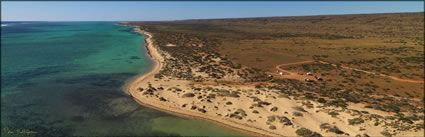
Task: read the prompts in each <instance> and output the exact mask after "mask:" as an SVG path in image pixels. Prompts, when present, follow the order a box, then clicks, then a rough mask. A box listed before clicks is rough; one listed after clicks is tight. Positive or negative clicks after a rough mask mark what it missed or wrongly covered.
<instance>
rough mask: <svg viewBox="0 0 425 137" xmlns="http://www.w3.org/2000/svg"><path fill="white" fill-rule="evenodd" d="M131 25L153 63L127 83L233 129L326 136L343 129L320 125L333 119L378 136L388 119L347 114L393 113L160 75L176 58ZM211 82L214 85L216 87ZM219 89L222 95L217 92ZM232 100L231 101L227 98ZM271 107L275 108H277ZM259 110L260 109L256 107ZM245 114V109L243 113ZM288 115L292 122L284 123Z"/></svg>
mask: <svg viewBox="0 0 425 137" xmlns="http://www.w3.org/2000/svg"><path fill="white" fill-rule="evenodd" d="M125 26H130V25H125ZM131 27H134V32H137V33H140V34H143V35H146V36H147V37H146V38H145V39H144V42H145V43H146V45H145V48H146V49H147V50H146V51H145V52H146V53H147V56H149V57H150V59H151V60H152V61H153V65H154V66H152V68H151V70H150V71H147V72H145V73H144V74H140V75H137V76H135V77H133V78H132V79H130V80H128V83H126V85H125V87H124V88H123V89H125V92H127V93H128V94H129V95H130V96H132V97H133V99H134V100H135V101H136V102H137V103H139V104H141V105H143V106H146V107H149V108H152V109H156V110H159V111H163V112H166V113H171V114H173V115H177V116H182V117H188V118H195V119H200V120H205V121H208V122H211V123H213V124H216V125H219V126H222V127H225V128H230V129H233V130H234V131H236V132H240V133H241V134H245V135H247V136H298V133H296V131H297V130H298V129H300V128H307V129H311V130H313V131H314V132H318V133H319V134H321V135H323V136H338V135H339V134H336V133H333V132H328V131H327V130H323V129H322V128H320V125H321V124H323V123H332V125H334V126H337V127H338V128H339V129H341V130H342V131H344V132H345V133H344V135H347V136H350V135H360V134H367V135H371V136H379V135H381V131H387V129H386V127H385V125H383V126H379V127H378V126H376V125H375V126H374V124H376V122H375V121H372V120H368V121H364V123H362V124H358V125H350V124H348V123H347V120H350V119H355V118H363V119H365V118H366V119H370V118H372V114H377V115H379V116H388V114H387V113H384V112H380V111H374V110H368V109H366V108H363V107H361V106H360V107H359V106H355V105H350V106H351V107H350V108H351V109H350V108H346V109H344V108H342V109H340V108H338V107H333V106H324V104H322V103H318V102H315V101H313V102H310V101H309V100H304V99H303V98H298V97H289V96H288V97H284V96H282V97H280V95H281V94H279V93H280V92H279V91H273V90H271V91H266V92H264V93H265V94H262V93H260V92H259V89H257V88H256V87H255V86H254V85H244V86H237V85H226V86H224V84H223V85H221V86H220V85H209V84H208V81H206V82H204V83H197V82H193V81H189V80H182V79H178V78H174V77H172V76H164V77H162V78H158V77H155V74H158V73H159V72H161V71H162V69H170V66H168V65H172V64H167V63H168V62H166V61H168V59H167V58H171V59H172V57H171V56H170V55H168V54H167V53H166V52H164V51H161V50H160V49H159V47H157V45H154V44H153V40H152V37H153V36H152V34H151V33H149V32H146V31H144V30H141V28H140V27H139V26H131ZM171 69H174V68H171ZM204 84H206V85H204ZM195 85H196V86H195ZM210 86H211V87H210ZM155 87H156V88H158V89H156V88H155ZM208 88H211V90H210V89H208ZM218 90H225V91H228V92H229V93H230V91H232V93H233V92H238V91H240V92H238V93H236V94H237V95H238V96H237V97H233V96H228V95H226V94H224V93H220V92H219V91H218ZM260 90H261V89H260ZM223 92H224V91H223ZM257 92H258V93H257ZM186 93H187V94H189V93H191V94H192V96H191V97H187V96H184V95H183V94H186ZM194 94H195V95H194ZM196 94H197V95H199V96H198V97H197V98H195V96H196ZM212 94H214V97H212V98H210V99H211V100H212V101H211V100H209V98H208V96H210V95H212ZM217 94H218V96H216V95H217ZM253 98H255V99H253ZM206 99H208V100H206ZM256 100H257V101H256ZM263 101H265V102H268V103H269V104H274V105H271V106H268V105H267V106H255V105H256V104H257V103H258V102H263ZM305 101H307V102H305ZM229 102H230V104H228V103H229ZM305 103H307V104H311V105H312V106H313V107H310V108H309V107H303V106H306V105H305ZM253 106H254V107H253ZM314 106H316V107H314ZM272 107H273V108H276V109H275V110H273V108H272ZM297 107H301V108H305V110H304V111H300V110H298V109H294V108H297ZM197 108H198V109H197ZM277 108H278V109H277ZM201 110H202V111H201ZM245 110H247V111H245ZM251 110H252V112H251ZM255 111H256V113H254V112H255ZM331 111H336V112H339V113H338V116H335V117H334V116H332V115H329V112H331ZM360 111H367V112H369V111H370V112H371V113H370V114H369V113H368V114H363V113H357V112H360ZM247 113H249V115H247ZM295 113H301V114H302V115H301V116H296V115H295ZM240 114H243V115H242V116H240ZM291 114H292V115H291ZM232 115H233V116H232ZM235 115H236V116H239V118H238V117H235ZM276 118H278V120H277V121H276V120H275V119H276ZM242 119H243V120H242ZM285 119H287V121H288V122H289V124H288V123H285ZM380 122H384V123H388V122H390V123H392V122H394V120H388V119H382V120H380ZM395 122H397V121H395ZM378 124H379V123H378ZM276 126H278V127H279V128H281V130H276ZM360 129H366V130H360ZM418 133H419V132H417V131H416V130H413V131H411V130H409V131H404V132H398V133H397V134H398V135H407V134H409V135H410V134H415V135H416V134H418ZM394 134H396V133H394Z"/></svg>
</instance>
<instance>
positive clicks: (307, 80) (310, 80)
mask: <svg viewBox="0 0 425 137" xmlns="http://www.w3.org/2000/svg"><path fill="white" fill-rule="evenodd" d="M305 81H306V82H313V80H312V79H309V78H306V79H305Z"/></svg>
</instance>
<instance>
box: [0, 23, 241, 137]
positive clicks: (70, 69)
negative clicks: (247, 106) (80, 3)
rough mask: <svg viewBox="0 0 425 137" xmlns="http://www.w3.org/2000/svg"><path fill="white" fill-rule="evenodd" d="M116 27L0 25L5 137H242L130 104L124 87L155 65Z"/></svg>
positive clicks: (137, 41) (134, 37)
mask: <svg viewBox="0 0 425 137" xmlns="http://www.w3.org/2000/svg"><path fill="white" fill-rule="evenodd" d="M114 24H115V23H114V22H9V23H4V22H2V29H1V34H2V35H1V125H2V136H24V135H25V136H42V137H46V136H105V135H111V136H171V135H172V136H179V135H181V136H194V135H197V136H199V135H201V136H206V135H217V136H236V135H241V134H239V133H237V132H234V131H231V130H229V129H226V128H222V127H219V126H216V125H213V124H210V123H207V122H204V121H200V120H195V119H187V118H181V117H177V116H174V115H170V114H168V113H164V112H160V111H156V110H153V109H150V108H146V107H143V106H141V105H139V104H137V103H135V102H134V101H133V100H132V99H131V97H129V96H128V95H126V94H125V93H124V92H123V91H122V89H121V88H122V86H123V85H124V84H125V82H126V80H128V79H130V78H132V77H134V76H136V75H137V74H140V73H144V72H146V71H149V69H150V68H151V66H152V62H151V61H150V60H149V58H148V57H147V56H146V54H145V49H144V45H143V42H142V41H141V39H142V38H144V35H139V34H137V33H133V32H131V30H132V28H131V27H125V26H116V25H114ZM4 25H6V26H4ZM19 130H20V131H22V130H24V131H28V132H26V133H23V132H18V131H19Z"/></svg>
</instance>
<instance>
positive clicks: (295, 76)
mask: <svg viewBox="0 0 425 137" xmlns="http://www.w3.org/2000/svg"><path fill="white" fill-rule="evenodd" d="M312 62H315V61H314V60H307V61H300V62H294V63H285V64H279V65H277V66H276V69H277V70H278V71H281V72H284V73H285V75H282V76H280V77H282V78H290V79H297V80H304V79H305V77H306V76H305V75H300V74H297V73H295V72H291V71H288V70H284V69H282V68H280V67H282V66H288V65H297V64H307V63H312ZM318 62H319V63H322V64H330V65H332V66H334V67H337V65H336V64H332V63H329V62H325V61H318ZM340 67H341V68H344V69H349V70H354V71H360V72H364V73H367V74H373V75H377V76H382V77H388V78H390V79H392V80H395V81H400V82H408V83H424V80H412V79H402V78H398V77H395V76H390V75H385V74H379V73H375V72H370V71H366V70H361V69H357V68H352V67H347V66H342V65H341V66H340ZM269 74H273V75H276V74H275V73H269Z"/></svg>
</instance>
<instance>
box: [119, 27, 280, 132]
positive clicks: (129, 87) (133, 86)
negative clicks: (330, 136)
mask: <svg viewBox="0 0 425 137" xmlns="http://www.w3.org/2000/svg"><path fill="white" fill-rule="evenodd" d="M132 27H135V28H134V32H137V33H140V34H143V35H146V36H147V38H145V39H144V42H145V44H146V45H145V48H146V49H147V50H146V53H147V55H148V56H149V57H150V59H151V60H152V61H153V64H154V66H153V67H152V68H151V70H150V71H148V72H146V73H144V74H140V75H137V76H135V77H134V78H132V79H130V80H129V81H128V83H126V85H125V87H124V91H125V92H127V93H128V94H129V95H130V96H132V97H133V99H134V100H135V101H136V102H137V103H139V104H141V105H143V106H146V107H149V108H153V109H156V110H160V111H163V112H167V113H172V114H175V115H178V116H183V117H189V118H196V119H200V120H206V121H208V122H212V123H214V124H217V125H219V126H223V127H226V128H231V129H233V130H235V131H237V132H240V133H242V134H247V135H251V136H282V135H280V134H275V133H271V132H267V131H263V130H262V129H257V128H253V127H247V126H245V125H241V124H238V123H234V122H232V121H229V120H223V119H219V118H217V119H214V118H210V117H208V116H202V115H201V114H196V113H190V112H183V111H184V110H179V109H173V108H170V107H168V109H167V107H165V106H161V105H158V104H155V103H150V102H148V101H144V100H143V97H142V96H141V94H140V92H138V91H137V85H139V83H146V82H147V80H148V79H149V78H153V76H154V74H156V73H158V72H159V71H160V69H161V67H162V65H163V64H162V63H161V61H163V59H162V56H161V55H160V53H159V52H158V49H157V48H155V47H154V45H153V42H152V34H150V33H149V32H146V31H144V30H141V29H140V27H138V26H132ZM232 124H237V125H238V126H242V127H236V126H232Z"/></svg>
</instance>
